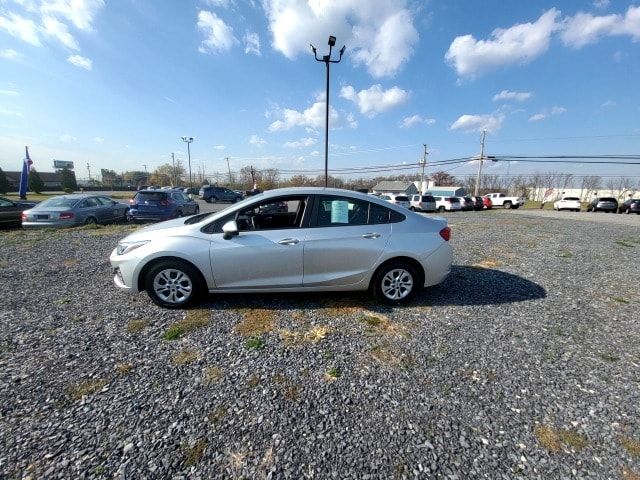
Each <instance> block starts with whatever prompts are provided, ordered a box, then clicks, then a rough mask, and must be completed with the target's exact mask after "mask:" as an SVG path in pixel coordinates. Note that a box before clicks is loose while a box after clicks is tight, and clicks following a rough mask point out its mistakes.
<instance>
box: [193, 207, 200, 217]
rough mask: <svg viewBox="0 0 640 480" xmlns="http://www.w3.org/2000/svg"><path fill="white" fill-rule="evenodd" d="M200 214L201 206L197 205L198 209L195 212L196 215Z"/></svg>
mask: <svg viewBox="0 0 640 480" xmlns="http://www.w3.org/2000/svg"><path fill="white" fill-rule="evenodd" d="M199 213H200V206H198V205H196V209H195V210H194V211H193V214H194V215H197V214H199Z"/></svg>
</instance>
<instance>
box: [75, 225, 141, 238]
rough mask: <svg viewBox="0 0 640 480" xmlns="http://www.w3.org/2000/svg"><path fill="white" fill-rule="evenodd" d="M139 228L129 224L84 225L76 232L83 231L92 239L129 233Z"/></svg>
mask: <svg viewBox="0 0 640 480" xmlns="http://www.w3.org/2000/svg"><path fill="white" fill-rule="evenodd" d="M138 228H140V226H139V225H134V224H131V223H121V224H117V223H116V224H109V225H99V224H93V225H84V226H82V227H79V228H78V230H85V231H86V232H87V234H88V235H91V236H92V237H102V236H107V235H116V234H124V233H129V232H131V231H133V230H137V229H138Z"/></svg>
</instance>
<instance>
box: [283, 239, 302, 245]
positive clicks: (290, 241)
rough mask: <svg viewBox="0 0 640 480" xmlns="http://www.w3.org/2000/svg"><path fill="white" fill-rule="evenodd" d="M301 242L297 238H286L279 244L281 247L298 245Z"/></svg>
mask: <svg viewBox="0 0 640 480" xmlns="http://www.w3.org/2000/svg"><path fill="white" fill-rule="evenodd" d="M299 242H300V240H298V239H297V238H285V239H283V240H280V241H279V242H278V243H279V244H280V245H296V244H297V243H299Z"/></svg>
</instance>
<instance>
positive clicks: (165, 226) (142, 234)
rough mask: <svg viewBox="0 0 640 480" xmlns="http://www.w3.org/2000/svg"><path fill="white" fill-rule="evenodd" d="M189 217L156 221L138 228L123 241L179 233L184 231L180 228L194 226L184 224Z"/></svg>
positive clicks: (187, 228) (185, 228)
mask: <svg viewBox="0 0 640 480" xmlns="http://www.w3.org/2000/svg"><path fill="white" fill-rule="evenodd" d="M187 218H188V217H187ZM187 218H176V219H174V220H167V221H166V222H160V223H154V224H153V225H149V226H147V227H144V228H141V229H140V230H136V231H135V232H133V233H131V234H130V235H127V236H126V237H124V238H123V239H122V240H121V241H123V242H136V241H138V240H153V239H154V238H158V237H163V236H165V235H179V234H180V233H182V232H181V231H180V230H179V229H184V230H190V229H191V227H193V225H185V224H184V222H185V221H186V220H187ZM194 225H195V224H194Z"/></svg>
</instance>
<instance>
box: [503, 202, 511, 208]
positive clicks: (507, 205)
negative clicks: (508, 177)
mask: <svg viewBox="0 0 640 480" xmlns="http://www.w3.org/2000/svg"><path fill="white" fill-rule="evenodd" d="M502 207H503V208H511V202H504V205H503V206H502Z"/></svg>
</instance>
